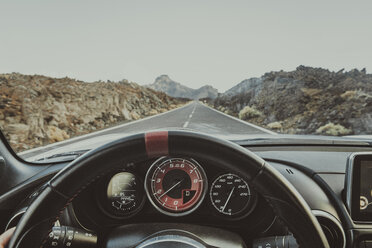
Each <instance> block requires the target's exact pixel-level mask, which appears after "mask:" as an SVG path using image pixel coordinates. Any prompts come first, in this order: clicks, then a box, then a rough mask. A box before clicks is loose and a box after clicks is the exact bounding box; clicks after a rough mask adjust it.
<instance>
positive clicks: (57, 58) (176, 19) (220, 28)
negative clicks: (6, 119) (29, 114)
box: [0, 0, 372, 92]
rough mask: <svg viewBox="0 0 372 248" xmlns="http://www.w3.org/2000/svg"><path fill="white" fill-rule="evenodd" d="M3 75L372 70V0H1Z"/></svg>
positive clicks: (235, 78)
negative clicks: (300, 67)
mask: <svg viewBox="0 0 372 248" xmlns="http://www.w3.org/2000/svg"><path fill="white" fill-rule="evenodd" d="M0 10H1V11H0V73H8V72H20V73H24V74H43V75H47V76H53V77H64V76H68V77H72V78H76V79H80V80H84V81H96V80H113V81H117V80H121V79H124V78H125V79H128V80H130V81H134V82H137V83H139V84H149V83H153V82H154V80H155V78H156V77H157V76H159V75H161V74H168V75H169V76H170V77H171V78H172V79H173V80H175V81H178V82H180V83H182V84H184V85H187V86H189V87H192V88H198V87H200V86H202V85H204V84H210V85H213V86H214V87H216V88H217V89H219V91H220V92H223V91H225V90H226V89H228V88H230V87H232V86H234V85H235V84H237V83H239V82H240V81H242V80H244V79H246V78H250V77H259V76H261V75H262V74H264V73H265V72H268V71H276V70H281V69H283V70H294V69H295V68H296V67H297V66H298V65H301V64H303V65H308V66H314V67H324V68H328V69H330V70H336V71H337V70H339V69H341V68H345V69H347V70H349V69H352V68H358V69H362V68H364V67H366V68H367V72H369V73H370V72H371V70H372V12H371V11H372V1H371V0H365V1H351V0H350V1H344V0H335V1H326V0H316V1H315V0H311V1H310V0H308V1H300V0H293V1H282V0H272V1H265V0H259V1H249V0H245V1H234V0H226V1H218V0H211V1H207V0H204V1H200V0H198V1H194V0H185V1H178V0H169V1H163V0H148V1H140V0H134V1H123V0H120V1H107V0H106V1H93V0H88V1H78V0H72V1H66V0H63V1H53V0H46V1H36V0H32V1H30V0H27V1H26V0H24V1H14V0H11V1H1V2H0Z"/></svg>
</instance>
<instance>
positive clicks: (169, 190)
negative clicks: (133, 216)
mask: <svg viewBox="0 0 372 248" xmlns="http://www.w3.org/2000/svg"><path fill="white" fill-rule="evenodd" d="M182 181H183V179H182V180H181V181H179V182H178V183H175V184H174V185H173V186H172V187H170V188H169V189H168V190H167V191H165V192H164V193H163V194H162V195H161V196H160V197H159V198H162V197H163V196H164V195H165V194H167V193H168V192H169V191H171V190H172V189H174V188H175V187H176V186H177V185H178V184H180V183H181V182H182Z"/></svg>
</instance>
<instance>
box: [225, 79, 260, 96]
mask: <svg viewBox="0 0 372 248" xmlns="http://www.w3.org/2000/svg"><path fill="white" fill-rule="evenodd" d="M261 87H262V78H250V79H245V80H243V81H241V82H240V83H239V84H237V85H235V86H234V87H232V88H231V89H229V90H227V91H225V92H224V93H223V94H222V96H235V95H237V94H241V93H244V92H246V91H249V90H251V89H253V90H256V91H259V90H261Z"/></svg>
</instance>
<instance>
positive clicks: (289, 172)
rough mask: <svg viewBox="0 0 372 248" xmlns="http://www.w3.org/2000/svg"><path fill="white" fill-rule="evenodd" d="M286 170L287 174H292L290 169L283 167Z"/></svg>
mask: <svg viewBox="0 0 372 248" xmlns="http://www.w3.org/2000/svg"><path fill="white" fill-rule="evenodd" d="M285 170H286V171H287V173H288V174H290V175H291V174H294V173H293V171H292V170H291V169H285Z"/></svg>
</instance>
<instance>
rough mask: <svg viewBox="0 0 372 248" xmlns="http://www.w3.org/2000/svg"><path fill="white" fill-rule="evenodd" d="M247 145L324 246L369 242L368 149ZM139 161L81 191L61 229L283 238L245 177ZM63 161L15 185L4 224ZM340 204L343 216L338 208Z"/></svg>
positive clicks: (190, 162) (188, 161) (206, 166)
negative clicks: (287, 190)
mask: <svg viewBox="0 0 372 248" xmlns="http://www.w3.org/2000/svg"><path fill="white" fill-rule="evenodd" d="M247 148H249V149H250V150H251V151H253V152H254V153H256V154H257V155H258V156H260V157H262V158H263V159H265V160H266V161H268V162H269V163H270V164H271V165H272V166H273V167H274V168H276V169H277V170H278V171H279V172H280V173H281V174H282V175H283V176H285V177H286V178H287V179H288V181H290V182H291V183H292V184H293V186H294V187H295V188H296V189H297V190H298V191H299V193H300V194H301V195H302V196H303V197H304V199H305V200H306V202H307V203H308V204H309V206H310V208H311V209H312V210H313V213H314V215H315V216H316V217H317V218H318V220H319V222H320V224H321V226H322V227H323V230H324V231H325V233H326V236H327V239H328V241H329V243H330V244H331V247H340V248H342V247H363V248H364V247H368V246H366V244H367V243H368V242H369V240H370V239H371V237H372V235H371V234H372V231H371V230H372V222H371V220H372V219H371V218H370V217H371V213H372V204H371V202H372V194H371V189H372V183H371V180H370V178H372V177H371V171H372V154H371V152H372V149H371V148H369V147H352V146H349V147H347V146H345V147H336V146H331V145H329V146H251V147H247ZM138 163H139V164H131V163H129V164H119V165H118V166H117V167H115V169H113V170H111V171H109V172H108V173H107V174H106V175H105V176H104V177H102V178H100V179H99V180H98V181H96V182H95V183H93V184H91V185H90V186H89V187H87V188H86V189H85V190H84V191H83V192H82V193H81V194H80V195H79V196H78V197H77V198H76V199H74V201H73V202H72V203H71V204H70V205H69V206H68V207H67V208H66V210H65V211H64V212H63V214H62V216H61V218H60V224H61V225H65V226H73V227H76V228H81V229H82V230H85V231H87V232H95V233H100V234H101V235H103V236H104V235H105V232H107V230H110V229H112V228H116V227H119V226H122V225H130V224H135V223H136V224H138V223H142V224H145V225H146V223H150V222H151V223H185V224H195V225H202V226H209V227H214V228H221V229H225V230H229V231H231V232H234V233H236V234H238V235H240V236H241V237H242V238H243V239H244V242H245V243H246V244H252V242H253V241H254V240H255V239H257V238H260V237H261V238H263V237H273V236H275V237H276V236H280V235H282V236H283V235H288V234H290V230H288V228H287V227H286V225H285V224H284V223H283V222H282V221H281V220H280V219H278V218H277V215H276V214H275V212H274V211H273V209H272V208H271V206H270V205H269V204H268V203H267V201H266V200H265V199H264V198H263V197H262V196H261V195H260V194H258V193H257V191H256V190H255V188H254V187H253V186H252V185H251V184H250V182H249V180H247V179H246V178H244V177H242V176H241V175H239V174H237V173H235V172H232V171H228V170H226V169H223V168H221V167H217V166H215V165H214V164H213V163H211V162H209V161H204V160H202V159H200V158H197V157H158V158H153V159H149V160H147V161H142V162H138ZM67 164H68V163H55V164H51V165H50V166H49V167H47V168H45V167H43V170H41V171H40V173H38V174H36V175H35V176H34V177H33V178H31V179H30V180H29V181H26V182H25V183H23V184H21V185H20V186H19V187H16V188H15V190H17V191H14V193H13V191H10V192H9V193H7V194H6V195H3V196H2V197H1V200H2V201H1V202H0V203H3V205H1V204H0V209H1V211H2V212H1V213H2V215H1V216H2V217H3V218H4V220H3V223H5V224H6V223H8V226H12V224H16V222H17V221H18V220H19V218H20V217H21V214H20V213H22V211H19V210H22V209H23V210H24V206H25V205H27V203H22V204H20V205H19V202H22V201H23V199H25V198H26V199H29V198H32V197H33V196H34V195H37V194H36V193H37V192H38V190H37V189H38V188H39V187H40V186H42V185H43V182H45V181H47V180H48V179H49V178H50V177H51V176H53V175H54V174H55V173H57V172H58V171H60V170H61V169H62V168H64V167H65V166H66V165H67ZM102 166H104V164H102ZM34 168H36V167H34ZM39 168H41V167H39ZM322 182H323V184H322ZM35 190H36V191H35ZM35 192H36V193H35ZM25 194H26V195H25ZM4 203H6V205H4ZM340 203H341V204H340ZM345 207H346V210H347V212H345V211H344V210H343V209H342V208H345ZM4 209H9V210H6V211H8V212H6V211H4ZM9 223H11V224H9ZM345 223H346V224H345ZM350 235H351V236H350ZM351 237H352V238H351ZM348 240H349V242H350V240H352V244H350V243H347V242H348ZM359 244H361V246H359Z"/></svg>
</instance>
